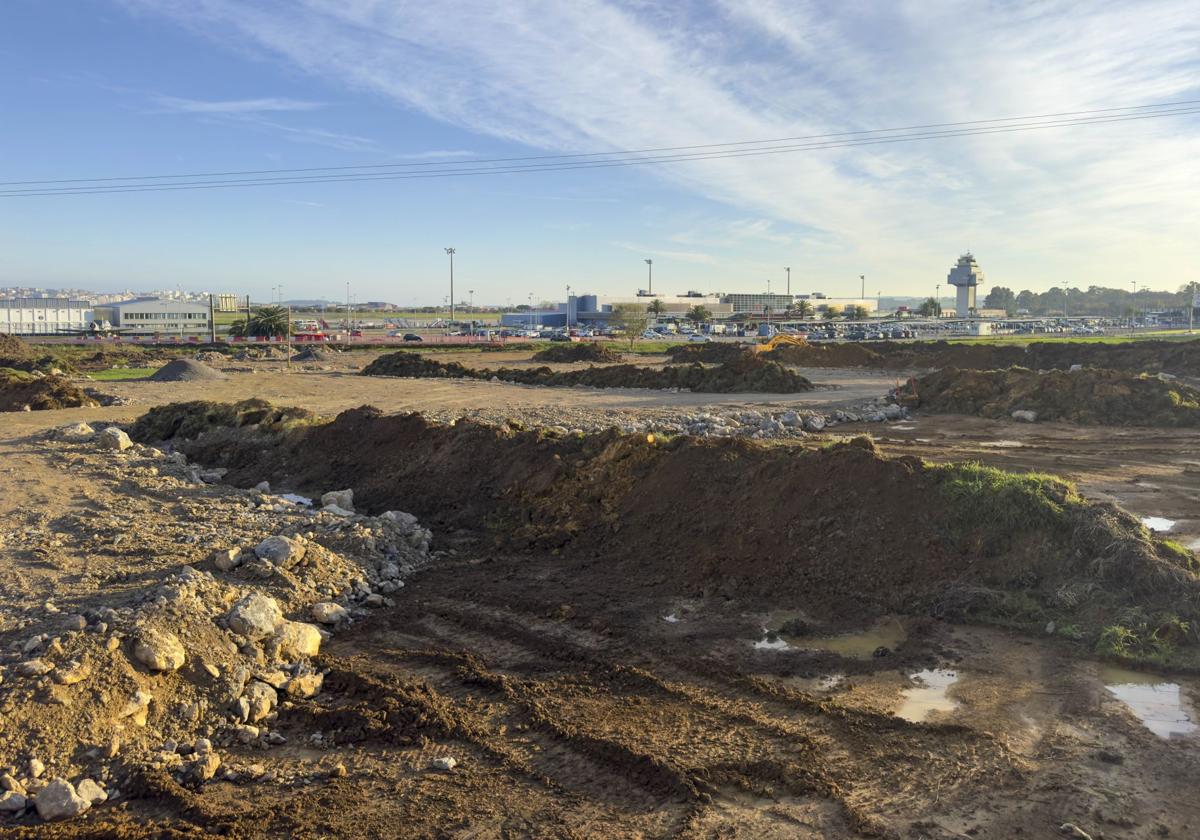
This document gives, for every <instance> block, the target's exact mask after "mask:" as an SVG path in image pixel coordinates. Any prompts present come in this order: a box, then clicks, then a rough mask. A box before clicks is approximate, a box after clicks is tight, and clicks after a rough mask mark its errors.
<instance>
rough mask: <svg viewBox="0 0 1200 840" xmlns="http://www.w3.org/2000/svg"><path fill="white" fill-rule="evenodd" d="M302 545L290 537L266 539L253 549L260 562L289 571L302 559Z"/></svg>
mask: <svg viewBox="0 0 1200 840" xmlns="http://www.w3.org/2000/svg"><path fill="white" fill-rule="evenodd" d="M304 551H305V549H304V544H303V543H301V542H300V541H299V540H296V539H292V538H291V537H283V536H278V535H277V536H274V537H267V538H266V539H265V540H263V541H262V542H260V543H259V544H258V545H257V546H255V547H254V553H255V554H257V555H258V557H259V559H260V560H266V561H267V562H268V563H273V564H275V565H276V566H280V567H282V568H284V569H290V568H292V566H295V565H296V564H297V563H299V562H300V561H301V560H303V559H304Z"/></svg>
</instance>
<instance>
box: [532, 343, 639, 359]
mask: <svg viewBox="0 0 1200 840" xmlns="http://www.w3.org/2000/svg"><path fill="white" fill-rule="evenodd" d="M622 358H623V357H622V356H621V354H620V353H618V352H616V351H615V350H610V349H609V348H607V347H605V346H604V345H602V344H600V343H599V342H596V341H587V342H583V343H578V344H577V343H571V344H551V345H550V346H549V347H547V348H546V349H545V350H540V351H538V352H537V353H534V354H533V360H534V361H535V362H619V361H621V360H622Z"/></svg>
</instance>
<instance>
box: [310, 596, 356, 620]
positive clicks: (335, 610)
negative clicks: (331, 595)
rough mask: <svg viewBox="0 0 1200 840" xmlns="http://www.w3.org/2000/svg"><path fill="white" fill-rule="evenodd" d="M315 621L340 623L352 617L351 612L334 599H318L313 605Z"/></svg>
mask: <svg viewBox="0 0 1200 840" xmlns="http://www.w3.org/2000/svg"><path fill="white" fill-rule="evenodd" d="M312 617H313V621H316V622H318V623H320V624H338V623H340V622H343V621H345V620H346V619H348V618H349V617H350V613H348V612H347V611H346V608H345V607H343V606H342V605H341V604H335V603H334V602H333V601H318V602H317V603H315V604H313V605H312Z"/></svg>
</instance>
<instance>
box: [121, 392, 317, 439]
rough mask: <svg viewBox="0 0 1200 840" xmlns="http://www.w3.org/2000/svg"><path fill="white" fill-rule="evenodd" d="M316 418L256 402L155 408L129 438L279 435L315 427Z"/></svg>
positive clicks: (200, 402)
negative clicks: (247, 431) (244, 431)
mask: <svg viewBox="0 0 1200 840" xmlns="http://www.w3.org/2000/svg"><path fill="white" fill-rule="evenodd" d="M315 421H316V415H315V414H313V413H312V412H311V411H308V410H306V409H303V408H279V407H277V406H274V405H271V403H269V402H267V401H266V400H259V399H252V400H243V401H241V402H237V403H215V402H206V401H204V400H195V401H193V402H184V403H169V404H168V405H161V406H155V407H154V408H152V409H150V410H149V411H147V412H146V413H145V414H143V415H142V416H141V417H139V418H138V419H137V420H136V421H135V422H134V424H133V425H132V426H130V427H129V436H130V437H131V438H133V439H134V440H135V441H139V442H142V443H157V442H159V441H163V440H174V439H176V438H179V439H190V438H197V437H199V436H200V435H202V434H204V433H205V432H209V431H213V430H215V429H241V428H245V427H250V426H252V427H254V429H255V430H256V431H258V432H263V433H270V434H277V433H279V432H282V431H283V430H285V429H288V428H291V427H293V426H296V425H300V424H304V423H313V422H315Z"/></svg>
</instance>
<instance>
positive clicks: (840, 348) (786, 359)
mask: <svg viewBox="0 0 1200 840" xmlns="http://www.w3.org/2000/svg"><path fill="white" fill-rule="evenodd" d="M763 356H764V357H766V358H768V359H772V360H774V361H776V362H779V363H780V364H784V365H796V366H797V367H880V366H882V358H883V357H882V356H880V355H879V354H878V353H876V352H875V351H874V350H871V349H869V348H867V347H864V346H863V345H861V344H807V345H804V346H800V345H796V344H784V345H782V346H780V347H776V348H775V349H774V350H769V351H767V352H766V353H763Z"/></svg>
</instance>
